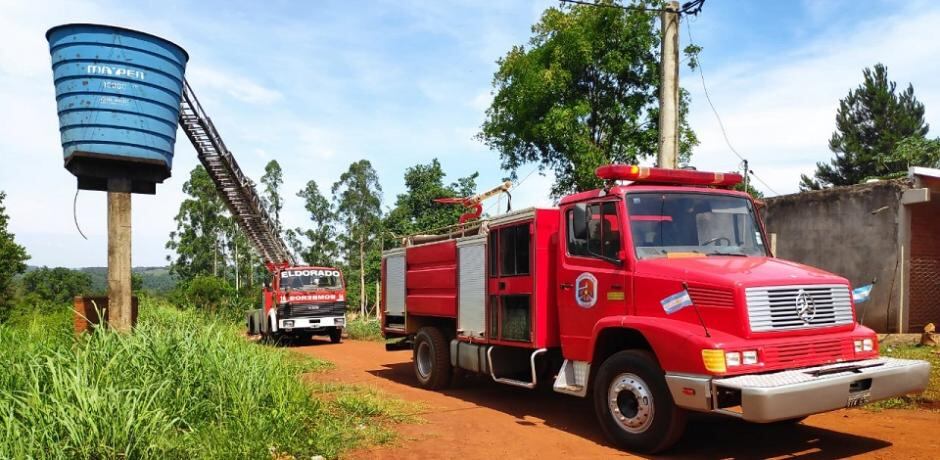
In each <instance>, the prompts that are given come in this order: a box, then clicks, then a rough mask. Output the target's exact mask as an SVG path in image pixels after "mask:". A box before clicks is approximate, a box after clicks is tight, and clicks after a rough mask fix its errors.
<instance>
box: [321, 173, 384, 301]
mask: <svg viewBox="0 0 940 460" xmlns="http://www.w3.org/2000/svg"><path fill="white" fill-rule="evenodd" d="M331 191H332V193H333V197H334V198H333V199H334V200H335V207H336V215H337V219H338V221H339V222H340V223H342V225H343V226H344V227H345V231H344V232H342V233H341V234H340V238H339V239H340V243H341V244H342V249H343V252H344V253H345V255H346V260H347V266H348V267H355V271H356V272H357V274H358V278H359V279H358V283H350V284H353V286H355V284H358V286H357V287H358V291H359V292H358V295H357V297H358V299H356V300H358V302H359V312H360V314H362V315H363V316H365V315H366V313H367V309H366V306H367V304H368V297H367V293H366V291H367V288H366V282H367V281H372V280H375V279H377V276H378V269H377V265H375V264H370V266H368V267H367V266H366V259H367V257H368V256H369V254H370V253H373V252H378V250H379V246H378V245H377V244H376V243H377V242H378V240H379V235H381V228H380V227H381V217H382V209H381V203H382V186H381V185H379V177H378V174H376V172H375V169H373V168H372V164H371V163H369V161H368V160H359V161H357V162H355V163H353V164H351V165H349V170H347V171H346V172H344V173H343V174H342V175H341V176H340V178H339V181H337V182H336V183H334V184H333V187H332V189H331ZM367 269H368V272H367ZM347 281H350V279H349V278H347Z"/></svg>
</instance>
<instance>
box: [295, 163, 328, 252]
mask: <svg viewBox="0 0 940 460" xmlns="http://www.w3.org/2000/svg"><path fill="white" fill-rule="evenodd" d="M297 196H298V197H300V198H303V199H304V208H305V209H306V210H307V213H308V214H309V215H310V228H308V229H306V230H302V229H299V228H298V229H297V230H296V232H297V233H298V234H300V235H303V236H304V237H306V238H307V241H309V243H310V244H309V246H306V247H303V246H301V247H300V251H299V255H300V257H301V258H302V259H303V260H304V261H305V262H307V263H308V264H310V265H319V266H327V267H329V266H332V265H335V264H336V257H337V252H338V250H339V244H338V243H337V233H336V229H335V227H334V226H333V222H334V221H335V220H336V215H335V214H334V213H333V209H332V208H331V207H330V202H329V201H327V200H326V198H325V197H324V196H323V194H322V193H320V188H319V187H318V186H317V183H316V181H312V180H311V181H308V182H307V186H306V187H304V189H303V190H301V191H299V192H297Z"/></svg>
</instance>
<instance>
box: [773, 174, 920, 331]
mask: <svg viewBox="0 0 940 460" xmlns="http://www.w3.org/2000/svg"><path fill="white" fill-rule="evenodd" d="M906 188H907V185H905V183H903V182H900V181H881V182H877V183H872V184H861V185H855V186H851V187H840V188H835V189H828V190H821V191H815V192H806V193H799V194H794V195H785V196H781V197H774V198H769V199H767V200H766V202H767V206H766V208H764V210H763V215H764V223H765V225H766V226H767V231H768V232H769V233H776V234H777V254H776V255H777V257H780V258H782V259H787V260H792V261H795V262H800V263H803V264H806V265H812V266H814V267H818V268H821V269H823V270H826V271H829V272H832V273H835V274H837V275H840V276H844V277H846V278H848V279H849V281H850V282H851V283H852V286H853V287H858V286H863V285H865V284H869V283H871V281H872V279H875V278H877V283H876V284H875V288H874V289H873V290H872V297H871V300H869V301H868V302H867V303H863V304H860V305H859V309H858V312H857V314H858V315H859V318H860V319H862V320H863V322H864V324H865V325H867V326H869V327H871V328H873V329H875V330H877V331H879V332H896V329H897V312H898V309H899V307H900V304H901V302H900V297H899V293H900V291H901V286H900V283H901V279H900V277H899V272H900V270H899V259H898V224H897V219H898V212H899V206H901V205H900V196H901V193H902V192H903V190H905V189H906ZM892 285H893V286H892Z"/></svg>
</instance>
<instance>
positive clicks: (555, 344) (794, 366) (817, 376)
mask: <svg viewBox="0 0 940 460" xmlns="http://www.w3.org/2000/svg"><path fill="white" fill-rule="evenodd" d="M597 174H598V176H599V177H601V178H602V179H605V180H607V181H608V186H607V187H605V188H603V189H598V190H592V191H588V192H583V193H578V194H575V195H571V196H567V197H565V198H564V199H562V200H561V202H560V203H559V206H558V207H557V208H551V209H526V210H522V211H517V212H513V213H508V214H504V215H500V216H497V217H493V218H489V219H485V220H482V221H477V222H476V223H473V224H469V225H464V226H461V227H459V228H458V230H457V231H454V232H452V233H449V234H446V235H418V236H414V237H412V238H409V239H407V240H406V241H405V242H404V245H403V247H400V248H396V249H392V250H389V251H386V252H384V254H383V261H382V305H383V308H382V326H383V332H384V334H385V335H386V337H388V338H393V337H400V338H401V340H400V341H399V342H397V343H391V344H389V345H388V348H389V349H396V348H399V349H400V348H407V349H411V350H412V352H413V356H414V369H415V375H416V378H417V380H418V383H419V384H420V385H421V386H423V387H426V388H432V389H436V388H443V387H445V386H447V385H448V383H449V382H450V381H451V378H452V377H453V375H454V373H455V372H454V371H455V370H458V369H459V370H461V371H462V372H477V373H482V374H487V375H489V376H490V377H491V378H492V379H493V380H495V381H497V382H500V383H504V384H508V385H513V386H518V387H524V388H535V387H536V386H537V385H538V384H539V383H540V382H547V383H551V384H552V386H553V388H554V390H555V391H557V392H559V393H564V394H568V395H573V396H577V397H585V396H588V395H589V394H590V395H591V396H593V401H594V409H595V412H596V415H597V419H598V422H599V424H600V426H601V428H602V429H603V431H604V432H605V434H606V435H607V436H608V438H609V439H610V440H611V441H613V442H614V443H615V444H617V445H618V446H620V447H621V448H624V449H627V450H632V451H638V452H657V451H660V450H663V449H665V448H668V447H669V446H670V445H671V444H673V443H674V442H675V441H676V440H678V438H679V436H680V435H681V434H682V431H683V429H684V426H685V417H686V414H687V413H688V412H689V411H700V412H716V413H721V414H727V415H731V416H735V417H740V418H743V419H745V420H748V421H753V422H759V423H768V422H778V421H799V420H802V418H804V417H806V416H807V415H810V414H814V413H819V412H824V411H829V410H834V409H839V408H844V407H852V406H857V405H861V404H864V403H866V402H869V401H875V400H879V399H885V398H889V397H892V396H896V395H901V394H906V393H911V392H919V391H922V390H923V389H924V388H926V385H927V381H928V375H929V371H930V366H929V364H928V363H926V362H923V361H910V360H898V359H890V358H881V357H879V356H878V343H877V337H876V335H875V333H874V332H873V331H872V330H870V329H868V328H866V327H864V326H862V325H860V324H858V323H857V322H856V317H855V312H854V301H853V299H852V290H851V287H850V286H849V282H848V281H847V280H846V279H845V278H842V277H839V276H837V275H833V274H830V273H826V272H824V271H822V270H818V269H815V268H812V267H808V266H805V265H800V264H797V263H793V262H788V261H784V260H780V259H777V258H775V257H773V255H772V254H771V253H770V249H769V247H768V243H767V242H768V239H767V235H766V234H765V231H764V228H763V225H762V223H761V219H760V215H759V213H758V212H757V205H756V204H755V202H754V201H753V200H752V199H751V197H750V196H749V195H747V194H746V193H743V192H738V191H734V190H731V189H730V187H732V186H733V185H735V184H737V183H738V182H740V180H741V176H739V175H737V174H721V173H707V172H701V171H688V170H665V169H657V168H643V167H637V166H624V165H610V166H605V167H601V168H599V169H598V171H597ZM619 181H629V183H627V184H623V183H618V182H619Z"/></svg>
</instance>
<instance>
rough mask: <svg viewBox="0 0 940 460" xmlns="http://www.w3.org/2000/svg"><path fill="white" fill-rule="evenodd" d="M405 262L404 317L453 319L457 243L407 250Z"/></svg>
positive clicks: (454, 311) (448, 242)
mask: <svg viewBox="0 0 940 460" xmlns="http://www.w3.org/2000/svg"><path fill="white" fill-rule="evenodd" d="M405 262H406V264H407V268H406V274H405V279H406V283H405V285H406V286H407V291H406V292H405V298H406V303H407V305H408V314H411V315H427V316H442V317H446V318H455V317H457V243H456V242H455V241H445V242H442V243H439V244H432V245H428V246H413V247H410V248H408V249H407V250H406V252H405Z"/></svg>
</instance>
